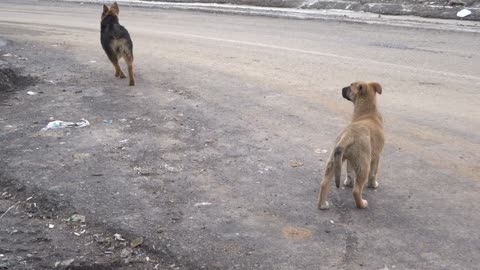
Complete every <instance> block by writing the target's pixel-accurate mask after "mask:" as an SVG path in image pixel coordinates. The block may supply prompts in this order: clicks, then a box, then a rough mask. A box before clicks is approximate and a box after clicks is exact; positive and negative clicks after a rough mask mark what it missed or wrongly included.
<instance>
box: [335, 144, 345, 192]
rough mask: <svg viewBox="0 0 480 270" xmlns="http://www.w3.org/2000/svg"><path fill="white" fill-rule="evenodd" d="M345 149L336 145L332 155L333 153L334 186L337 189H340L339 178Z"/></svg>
mask: <svg viewBox="0 0 480 270" xmlns="http://www.w3.org/2000/svg"><path fill="white" fill-rule="evenodd" d="M344 150H345V148H344V147H343V146H340V145H338V146H337V147H335V150H334V153H333V158H334V161H333V164H334V165H333V166H334V171H335V185H336V186H337V188H339V187H340V177H341V175H342V163H343V151H344Z"/></svg>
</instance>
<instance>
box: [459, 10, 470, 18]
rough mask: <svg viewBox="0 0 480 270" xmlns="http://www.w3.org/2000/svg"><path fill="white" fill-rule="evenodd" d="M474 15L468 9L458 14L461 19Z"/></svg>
mask: <svg viewBox="0 0 480 270" xmlns="http://www.w3.org/2000/svg"><path fill="white" fill-rule="evenodd" d="M470 14H472V12H471V11H470V10H468V9H466V8H464V9H462V10H460V11H459V12H457V17H460V18H463V17H467V16H468V15H470Z"/></svg>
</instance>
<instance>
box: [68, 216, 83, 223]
mask: <svg viewBox="0 0 480 270" xmlns="http://www.w3.org/2000/svg"><path fill="white" fill-rule="evenodd" d="M68 221H71V222H81V223H85V216H83V215H78V214H74V215H72V216H71V217H70V218H69V219H68Z"/></svg>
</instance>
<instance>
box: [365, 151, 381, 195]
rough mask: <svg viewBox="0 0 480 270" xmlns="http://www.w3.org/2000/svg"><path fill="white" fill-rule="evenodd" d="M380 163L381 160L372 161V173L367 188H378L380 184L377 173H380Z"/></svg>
mask: <svg viewBox="0 0 480 270" xmlns="http://www.w3.org/2000/svg"><path fill="white" fill-rule="evenodd" d="M379 163H380V159H379V158H376V159H372V162H371V165H370V173H369V175H368V184H367V186H368V187H369V188H377V187H378V182H377V172H378V164H379Z"/></svg>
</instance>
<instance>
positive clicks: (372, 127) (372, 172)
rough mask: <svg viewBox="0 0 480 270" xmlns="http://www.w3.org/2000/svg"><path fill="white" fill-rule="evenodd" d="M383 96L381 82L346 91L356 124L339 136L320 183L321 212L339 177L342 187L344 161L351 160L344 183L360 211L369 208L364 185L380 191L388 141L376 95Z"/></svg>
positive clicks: (343, 91) (353, 86)
mask: <svg viewBox="0 0 480 270" xmlns="http://www.w3.org/2000/svg"><path fill="white" fill-rule="evenodd" d="M377 93H378V94H381V93H382V87H381V86H380V84H379V83H377V82H354V83H352V84H351V85H350V86H347V87H344V88H343V89H342V95H343V97H344V98H345V99H348V100H350V101H352V102H353V106H354V111H353V119H352V122H351V123H350V124H349V125H348V126H347V127H346V128H345V129H344V130H343V131H342V132H341V133H340V136H338V138H337V141H336V144H335V149H334V151H333V152H332V155H331V156H330V159H329V161H328V163H327V168H326V170H325V176H324V178H323V180H322V182H321V183H320V198H319V201H318V208H319V209H328V207H329V205H328V201H327V195H328V189H329V187H330V181H331V180H332V178H333V176H334V175H335V184H336V186H337V188H338V187H340V176H341V170H342V164H343V161H347V178H346V179H345V182H344V184H345V185H346V186H352V184H353V197H354V198H355V203H356V204H357V207H358V208H366V207H367V206H368V202H367V201H366V200H364V199H363V198H362V191H363V186H364V185H365V183H366V182H367V181H368V187H371V188H376V187H377V186H378V183H377V171H378V164H379V161H380V153H381V152H382V150H383V145H384V142H385V139H384V134H383V117H382V115H381V114H380V112H378V110H377V98H376V94H377Z"/></svg>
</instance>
